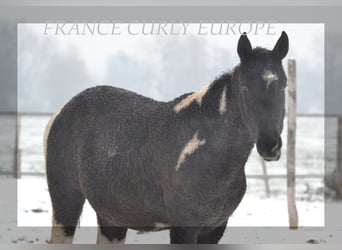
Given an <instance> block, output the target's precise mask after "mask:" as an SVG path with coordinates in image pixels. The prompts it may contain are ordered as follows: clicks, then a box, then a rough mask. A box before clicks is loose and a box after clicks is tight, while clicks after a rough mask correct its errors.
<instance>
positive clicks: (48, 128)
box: [43, 106, 64, 159]
mask: <svg viewBox="0 0 342 250" xmlns="http://www.w3.org/2000/svg"><path fill="white" fill-rule="evenodd" d="M63 107H64V106H63ZM63 107H62V108H60V109H59V110H58V111H57V112H56V113H55V114H54V115H53V116H52V117H51V118H50V120H49V122H48V123H47V125H46V127H45V130H44V139H43V145H44V156H45V159H46V151H47V140H48V137H49V133H50V129H51V126H52V124H53V122H54V121H55V119H56V117H57V116H58V115H59V113H60V112H61V111H62V109H63Z"/></svg>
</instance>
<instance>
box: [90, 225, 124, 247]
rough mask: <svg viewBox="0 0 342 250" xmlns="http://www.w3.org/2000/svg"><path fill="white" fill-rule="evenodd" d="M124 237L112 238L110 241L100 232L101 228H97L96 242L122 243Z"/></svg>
mask: <svg viewBox="0 0 342 250" xmlns="http://www.w3.org/2000/svg"><path fill="white" fill-rule="evenodd" d="M125 240H126V238H123V239H122V240H117V239H113V241H110V240H109V239H108V238H107V237H106V236H105V235H103V234H102V232H101V229H100V228H99V227H98V228H97V240H96V244H124V243H125Z"/></svg>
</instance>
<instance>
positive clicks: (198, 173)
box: [44, 31, 289, 244]
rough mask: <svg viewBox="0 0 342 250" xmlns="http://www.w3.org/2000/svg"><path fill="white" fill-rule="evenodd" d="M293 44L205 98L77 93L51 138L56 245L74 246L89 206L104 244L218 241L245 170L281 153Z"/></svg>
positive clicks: (241, 46)
mask: <svg viewBox="0 0 342 250" xmlns="http://www.w3.org/2000/svg"><path fill="white" fill-rule="evenodd" d="M288 47H289V41H288V36H287V34H286V33H285V32H284V31H283V32H282V34H281V36H280V37H279V38H278V40H277V42H276V44H275V46H274V48H273V49H272V50H268V49H265V48H261V47H256V48H252V46H251V43H250V40H249V39H248V37H247V35H246V33H243V34H241V36H240V38H239V40H238V44H237V53H238V56H239V59H240V62H239V63H238V64H237V66H236V67H235V68H234V69H233V70H232V71H230V72H226V73H223V74H222V75H221V76H219V77H217V78H216V79H215V80H213V82H212V83H211V84H209V85H208V86H205V87H203V88H202V89H201V90H199V91H197V92H192V93H187V94H184V95H182V96H180V97H177V98H175V99H174V100H172V101H169V102H161V101H156V100H153V99H150V98H148V97H144V96H141V95H139V94H136V93H134V92H131V91H128V90H125V89H121V88H116V87H112V86H95V87H91V88H88V89H86V90H84V91H82V92H81V93H79V94H77V95H76V96H74V97H73V98H72V99H71V100H70V101H69V102H68V103H66V104H65V105H64V106H63V108H62V109H61V110H60V111H59V112H57V113H56V114H55V115H54V116H53V117H52V118H51V120H50V121H49V123H48V125H47V128H46V131H45V142H44V145H45V146H44V147H45V148H44V150H45V158H46V175H47V182H48V190H49V194H50V197H51V202H52V208H53V225H52V230H51V240H50V242H51V243H72V240H73V236H74V234H75V230H76V226H77V223H78V221H79V217H80V214H81V211H82V207H83V205H84V202H85V200H88V202H89V203H90V205H91V206H92V208H93V209H94V210H95V212H96V215H97V222H98V235H97V243H124V241H125V238H126V233H127V230H128V229H133V230H139V231H143V232H145V231H159V230H169V232H170V243H171V244H176V243H191V244H200V243H211V244H217V243H218V242H219V240H220V239H221V237H222V236H223V234H224V231H225V229H226V226H227V223H228V219H229V217H230V216H231V215H232V213H233V212H234V210H235V209H236V208H237V206H238V205H239V203H240V201H241V200H242V198H243V196H244V194H245V192H246V176H245V163H246V161H247V159H248V157H249V155H250V153H251V150H252V149H253V147H254V145H255V144H256V148H257V151H258V153H259V154H260V156H261V157H262V158H263V159H265V160H266V161H276V160H278V159H279V157H280V155H281V147H282V140H281V137H280V135H281V132H282V130H283V120H284V113H285V108H284V106H285V87H286V85H287V84H286V82H287V78H286V74H285V72H284V69H283V66H282V59H283V58H284V57H285V56H286V54H287V52H288Z"/></svg>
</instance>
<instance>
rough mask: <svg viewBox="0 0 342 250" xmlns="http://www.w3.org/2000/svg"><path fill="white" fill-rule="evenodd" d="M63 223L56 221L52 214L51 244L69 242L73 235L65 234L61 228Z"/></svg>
mask: <svg viewBox="0 0 342 250" xmlns="http://www.w3.org/2000/svg"><path fill="white" fill-rule="evenodd" d="M63 227H64V226H63V225H62V224H59V223H57V222H56V220H55V219H54V216H53V217H52V231H51V240H50V243H52V244H71V243H72V240H73V237H71V236H66V235H65V233H64V230H63Z"/></svg>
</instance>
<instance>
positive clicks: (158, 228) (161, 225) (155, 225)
mask: <svg viewBox="0 0 342 250" xmlns="http://www.w3.org/2000/svg"><path fill="white" fill-rule="evenodd" d="M154 227H155V228H156V229H157V230H160V229H165V228H169V227H170V225H168V224H164V223H161V222H155V223H154Z"/></svg>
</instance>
